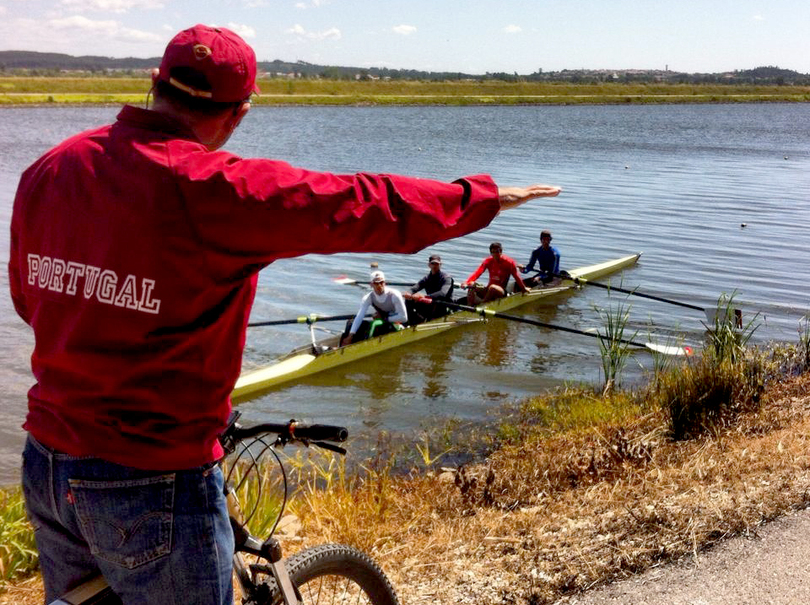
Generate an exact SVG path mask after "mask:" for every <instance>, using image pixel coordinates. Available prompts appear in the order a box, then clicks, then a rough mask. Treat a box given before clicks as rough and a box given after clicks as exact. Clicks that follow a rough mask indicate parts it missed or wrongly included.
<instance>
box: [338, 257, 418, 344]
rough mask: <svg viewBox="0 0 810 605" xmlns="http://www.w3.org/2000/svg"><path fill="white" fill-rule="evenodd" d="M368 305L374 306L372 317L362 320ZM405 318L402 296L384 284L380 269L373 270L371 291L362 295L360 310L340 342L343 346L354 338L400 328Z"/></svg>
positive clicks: (358, 338)
mask: <svg viewBox="0 0 810 605" xmlns="http://www.w3.org/2000/svg"><path fill="white" fill-rule="evenodd" d="M369 307H374V311H375V313H374V319H373V320H372V321H370V322H367V321H364V318H365V316H366V313H368V311H369ZM407 320H408V312H407V310H406V309H405V299H404V298H402V293H401V292H400V291H399V290H394V289H393V288H389V287H388V286H386V285H385V274H384V273H383V272H382V271H373V272H372V273H371V292H369V293H368V294H366V295H365V296H364V297H363V301H362V303H361V304H360V310H359V311H358V312H357V315H355V316H354V321H353V322H352V325H351V327H350V328H349V331H348V333H347V334H345V335H344V336H343V337H342V338H341V339H340V344H341V346H345V345H348V344H351V343H353V342H354V341H355V340H362V339H364V338H371V337H372V336H381V335H382V334H387V333H389V332H395V331H396V330H401V329H402V324H403V323H405V322H406V321H407ZM361 327H362V328H363V330H361Z"/></svg>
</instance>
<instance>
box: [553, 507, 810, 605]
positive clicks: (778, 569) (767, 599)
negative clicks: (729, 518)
mask: <svg viewBox="0 0 810 605" xmlns="http://www.w3.org/2000/svg"><path fill="white" fill-rule="evenodd" d="M557 603H558V604H560V605H562V604H566V605H606V604H608V603H610V604H616V603H621V604H622V605H800V604H802V605H803V604H806V603H810V510H803V511H800V512H797V513H795V514H792V515H789V516H786V517H782V518H780V519H778V520H776V521H774V522H772V523H769V524H767V525H764V526H762V527H760V528H759V529H758V530H757V532H756V534H755V535H752V536H749V537H740V538H735V539H733V540H729V541H727V542H724V543H722V544H720V545H718V546H717V547H716V548H714V549H712V550H710V551H707V552H705V553H702V554H700V555H698V557H697V559H696V560H695V559H690V560H689V561H685V562H682V563H678V564H674V565H669V566H664V567H661V568H659V569H652V570H650V571H648V572H646V573H643V574H641V575H640V576H638V577H636V578H632V579H629V580H625V581H622V582H617V583H616V584H612V585H609V586H606V587H604V588H600V589H596V590H593V591H591V592H588V593H585V594H583V595H578V596H575V597H567V598H564V599H562V600H560V601H558V602H557Z"/></svg>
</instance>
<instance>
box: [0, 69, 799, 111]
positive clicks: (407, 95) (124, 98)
mask: <svg viewBox="0 0 810 605" xmlns="http://www.w3.org/2000/svg"><path fill="white" fill-rule="evenodd" d="M258 84H259V87H260V89H261V93H260V94H258V95H254V96H253V99H252V102H253V103H254V104H256V105H281V106H288V105H291V106H298V105H316V106H332V105H350V106H354V105H379V106H390V105H405V106H410V105H428V106H429V105H451V106H456V105H457V106H476V105H583V104H585V105H588V104H593V105H625V104H641V105H649V104H682V103H759V102H779V103H802V102H808V101H810V86H792V85H784V86H778V85H757V84H678V83H632V82H627V83H615V82H594V83H570V82H504V81H498V80H485V81H416V80H405V81H346V80H320V79H312V80H307V79H296V80H288V79H260V80H259V81H258ZM149 86H150V82H149V80H148V79H147V78H105V77H84V78H81V77H3V76H0V106H4V105H15V106H16V105H29V104H42V105H50V104H52V103H53V104H57V105H62V104H78V105H94V104H105V103H112V104H117V103H122V102H123V103H132V102H143V100H144V99H145V98H146V95H147V93H148V92H149Z"/></svg>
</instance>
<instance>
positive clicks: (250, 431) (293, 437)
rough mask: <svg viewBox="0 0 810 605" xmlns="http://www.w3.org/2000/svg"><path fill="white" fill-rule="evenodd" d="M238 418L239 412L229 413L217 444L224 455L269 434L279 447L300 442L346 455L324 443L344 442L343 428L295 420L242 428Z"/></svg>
mask: <svg viewBox="0 0 810 605" xmlns="http://www.w3.org/2000/svg"><path fill="white" fill-rule="evenodd" d="M239 416H240V413H239V412H236V411H234V412H231V418H230V420H229V422H228V428H227V429H225V432H224V433H223V434H222V435H220V437H219V442H220V443H221V444H222V447H223V448H224V450H225V452H226V454H231V453H233V452H234V451H235V450H236V447H237V446H238V444H239V443H241V442H242V441H246V440H248V439H252V438H253V437H258V436H259V435H265V434H270V433H272V434H275V435H278V439H279V442H280V443H281V445H283V444H285V443H289V442H291V441H300V442H303V443H305V444H309V443H310V442H311V443H312V444H313V445H317V446H319V447H322V448H325V449H328V450H332V451H334V452H338V453H341V454H345V453H346V451H345V450H344V449H343V448H340V447H338V446H335V445H330V444H329V443H325V442H327V441H332V442H334V443H342V442H344V441H346V439H348V437H349V431H348V430H347V429H346V428H345V427H342V426H333V425H330V424H303V423H300V422H296V421H295V420H290V421H289V422H287V423H285V424H277V423H273V422H264V423H262V424H257V425H254V426H248V427H243V426H242V425H240V424H239V423H238V422H237V420H238V419H239Z"/></svg>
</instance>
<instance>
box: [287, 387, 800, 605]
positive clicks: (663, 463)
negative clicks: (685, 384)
mask: <svg viewBox="0 0 810 605" xmlns="http://www.w3.org/2000/svg"><path fill="white" fill-rule="evenodd" d="M764 404H765V405H763V407H761V408H760V410H759V411H756V412H747V413H743V415H742V416H741V417H740V418H739V419H738V422H737V423H736V424H734V425H733V426H727V427H726V428H723V429H721V430H718V431H717V432H715V433H714V434H713V435H710V436H706V437H702V438H698V439H694V440H690V441H673V440H671V439H670V438H669V426H668V422H667V418H666V415H665V414H664V413H663V412H654V413H649V414H647V415H646V416H644V417H642V418H640V419H638V420H637V421H635V422H633V423H625V424H623V425H622V426H619V425H611V424H609V423H607V424H603V425H601V426H600V427H599V428H596V429H593V430H590V431H582V430H573V431H570V432H569V433H568V434H565V435H557V436H553V437H546V438H538V439H535V440H529V441H525V442H523V443H522V444H521V445H511V446H505V447H503V448H501V449H500V450H498V451H497V452H496V453H495V454H493V455H492V456H491V457H490V458H489V459H488V462H487V464H486V465H481V466H477V467H475V468H469V469H462V470H461V471H459V472H458V473H444V474H440V475H435V476H425V475H419V476H414V477H410V478H398V479H391V478H390V477H387V478H385V479H384V480H383V479H382V478H381V477H380V476H378V475H375V474H373V473H372V474H370V475H369V476H368V477H367V479H366V481H365V483H364V484H363V485H354V486H353V489H351V490H346V491H343V490H333V491H332V492H329V493H323V492H313V493H311V494H310V495H309V496H308V498H307V499H306V502H305V505H303V506H301V507H300V508H299V510H298V514H299V515H300V516H301V517H302V520H303V522H304V533H305V534H306V535H307V541H308V542H310V541H311V542H312V543H316V542H319V541H327V540H328V541H340V542H349V543H353V544H356V545H358V546H360V547H362V548H364V549H366V550H369V551H371V552H373V554H374V556H375V557H377V558H378V559H379V560H380V561H381V562H382V564H383V566H384V567H385V569H386V570H387V571H388V573H389V575H391V576H392V579H393V580H394V581H395V584H396V585H397V586H398V588H399V590H400V592H401V593H402V595H403V597H404V600H405V602H408V603H422V602H431V603H467V602H469V603H532V604H538V603H548V602H551V601H553V600H555V599H556V598H558V597H560V596H562V595H564V594H568V593H571V592H576V591H580V590H584V589H586V588H588V587H591V586H594V585H597V584H600V583H604V582H606V581H609V580H612V579H615V578H618V577H623V576H626V575H628V574H631V573H635V572H637V571H640V570H642V569H645V568H648V567H651V566H654V565H658V564H661V563H662V562H665V561H668V560H672V559H675V558H680V557H683V556H685V555H689V554H693V553H696V552H698V551H700V550H702V549H704V548H706V547H708V546H710V545H711V544H713V543H715V542H717V541H718V540H721V539H723V538H724V537H727V536H731V535H736V534H740V533H743V532H747V531H752V530H753V529H755V528H756V527H757V526H758V525H759V524H761V523H762V522H764V521H767V520H769V519H772V518H774V517H775V516H778V515H780V514H782V513H784V512H786V511H788V510H790V509H791V508H794V507H803V506H805V505H806V504H807V503H808V502H810V497H808V493H809V492H810V472H808V469H810V449H808V443H807V441H808V436H809V435H810V375H808V374H805V375H803V376H802V377H799V378H796V379H792V380H791V381H788V382H785V383H783V384H779V385H776V386H772V388H771V389H770V394H769V396H768V397H767V398H766V400H764ZM381 482H384V483H385V489H382V483H381Z"/></svg>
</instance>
